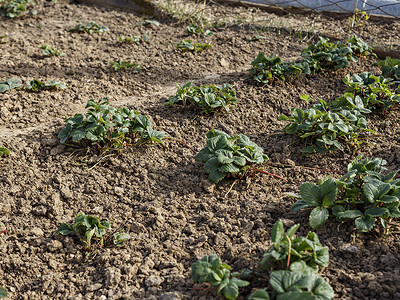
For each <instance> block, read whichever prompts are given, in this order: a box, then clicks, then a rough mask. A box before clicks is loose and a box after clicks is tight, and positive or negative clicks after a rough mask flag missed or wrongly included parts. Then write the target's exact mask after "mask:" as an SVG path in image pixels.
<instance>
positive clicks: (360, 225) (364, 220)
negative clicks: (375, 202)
mask: <svg viewBox="0 0 400 300" xmlns="http://www.w3.org/2000/svg"><path fill="white" fill-rule="evenodd" d="M354 223H355V225H356V227H357V229H358V230H360V231H363V232H366V231H370V230H371V229H372V228H374V225H375V219H374V218H373V217H372V216H370V215H367V216H365V217H359V218H357V219H355V221H354Z"/></svg>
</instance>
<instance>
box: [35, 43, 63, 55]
mask: <svg viewBox="0 0 400 300" xmlns="http://www.w3.org/2000/svg"><path fill="white" fill-rule="evenodd" d="M40 49H43V54H44V55H45V56H64V55H65V53H62V52H60V50H56V49H53V48H52V47H51V46H49V45H41V46H40Z"/></svg>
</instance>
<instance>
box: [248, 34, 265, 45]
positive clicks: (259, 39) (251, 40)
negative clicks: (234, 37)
mask: <svg viewBox="0 0 400 300" xmlns="http://www.w3.org/2000/svg"><path fill="white" fill-rule="evenodd" d="M266 38H267V37H265V36H262V35H254V36H252V37H251V38H249V39H247V42H249V43H250V42H258V41H261V40H265V39H266Z"/></svg>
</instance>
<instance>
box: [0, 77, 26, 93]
mask: <svg viewBox="0 0 400 300" xmlns="http://www.w3.org/2000/svg"><path fill="white" fill-rule="evenodd" d="M21 85H22V80H21V79H18V78H9V79H7V80H6V81H4V82H0V93H4V92H6V91H9V90H12V89H16V88H19V87H20V86H21Z"/></svg>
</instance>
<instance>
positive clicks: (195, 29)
mask: <svg viewBox="0 0 400 300" xmlns="http://www.w3.org/2000/svg"><path fill="white" fill-rule="evenodd" d="M186 33H187V34H194V35H201V36H211V35H213V34H214V32H212V31H211V30H208V29H206V30H204V28H203V27H201V26H199V25H197V24H190V25H189V26H188V27H186Z"/></svg>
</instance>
